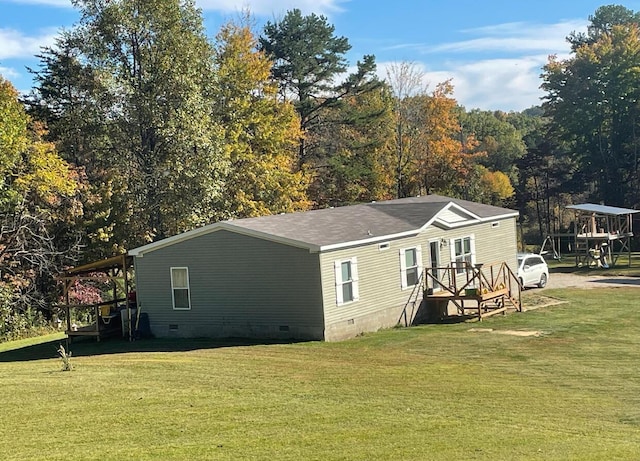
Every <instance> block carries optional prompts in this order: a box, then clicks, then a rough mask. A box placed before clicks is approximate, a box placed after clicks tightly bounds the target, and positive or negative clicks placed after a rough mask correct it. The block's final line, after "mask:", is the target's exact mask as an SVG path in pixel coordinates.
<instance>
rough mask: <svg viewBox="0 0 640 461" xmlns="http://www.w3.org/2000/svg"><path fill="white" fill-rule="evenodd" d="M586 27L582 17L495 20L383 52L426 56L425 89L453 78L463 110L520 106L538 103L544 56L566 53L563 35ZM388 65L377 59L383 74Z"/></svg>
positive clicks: (562, 56)
mask: <svg viewBox="0 0 640 461" xmlns="http://www.w3.org/2000/svg"><path fill="white" fill-rule="evenodd" d="M586 26H587V23H586V22H585V21H562V22H558V23H556V24H526V23H506V24H498V25H494V26H488V27H480V28H475V29H468V30H464V31H462V33H463V34H465V35H469V36H472V38H470V39H469V40H461V41H456V42H449V43H442V44H424V43H410V44H402V45H397V46H395V47H393V48H387V51H388V50H403V49H405V50H413V51H417V52H419V53H421V54H422V55H423V57H424V56H428V58H425V59H424V61H423V62H422V63H416V65H419V66H420V67H419V68H420V69H421V70H422V71H423V73H424V81H425V82H426V83H429V88H430V89H431V90H432V89H433V88H435V85H436V84H437V83H439V82H442V81H445V80H447V79H452V83H453V85H454V88H455V93H454V97H455V98H456V99H457V100H458V103H459V104H461V105H463V106H465V107H466V108H467V109H475V108H480V109H483V110H504V111H512V110H513V111H520V110H524V109H526V108H528V107H531V106H533V105H538V104H540V103H541V100H540V98H541V97H542V96H544V92H543V91H542V90H541V89H540V85H541V83H542V80H541V79H540V74H541V73H542V67H543V66H544V65H545V64H546V63H547V60H548V56H549V55H551V54H556V55H558V57H559V58H565V57H567V56H568V55H569V51H570V46H569V44H568V43H567V41H566V37H567V35H569V34H570V33H571V32H572V31H577V32H584V31H586ZM484 52H487V54H486V55H484V54H482V53H484ZM453 56H455V57H456V59H451V58H452V57H453ZM488 56H491V57H490V58H489V57H488ZM388 64H389V63H379V64H378V67H379V75H380V76H381V77H384V75H385V67H386V65H388Z"/></svg>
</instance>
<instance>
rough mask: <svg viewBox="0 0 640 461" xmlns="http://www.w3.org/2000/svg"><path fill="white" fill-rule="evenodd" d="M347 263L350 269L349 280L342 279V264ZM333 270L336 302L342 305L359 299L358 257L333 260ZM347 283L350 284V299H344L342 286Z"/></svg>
mask: <svg viewBox="0 0 640 461" xmlns="http://www.w3.org/2000/svg"><path fill="white" fill-rule="evenodd" d="M343 263H349V264H350V269H351V280H342V264H343ZM333 264H334V271H335V278H336V304H337V305H338V306H342V305H344V304H349V303H353V302H356V301H358V300H359V299H360V290H359V287H358V281H359V278H358V258H356V257H353V258H348V259H339V260H336V261H334V263H333ZM347 283H350V284H351V297H352V299H347V300H345V299H344V294H343V290H342V286H343V285H346V284H347Z"/></svg>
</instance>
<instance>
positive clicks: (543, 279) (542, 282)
mask: <svg viewBox="0 0 640 461" xmlns="http://www.w3.org/2000/svg"><path fill="white" fill-rule="evenodd" d="M546 286H547V274H542V275H541V276H540V281H539V282H538V287H540V288H544V287H546Z"/></svg>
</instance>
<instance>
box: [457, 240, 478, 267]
mask: <svg viewBox="0 0 640 461" xmlns="http://www.w3.org/2000/svg"><path fill="white" fill-rule="evenodd" d="M475 256H476V249H475V239H474V237H473V236H470V237H463V238H459V239H455V240H453V242H452V245H451V261H452V262H455V264H456V274H464V272H465V269H466V264H465V262H466V263H469V264H475V259H476V258H475Z"/></svg>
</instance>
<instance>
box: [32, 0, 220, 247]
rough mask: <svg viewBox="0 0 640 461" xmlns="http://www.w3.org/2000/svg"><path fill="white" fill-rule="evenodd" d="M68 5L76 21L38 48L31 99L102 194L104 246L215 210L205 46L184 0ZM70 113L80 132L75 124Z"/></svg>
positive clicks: (200, 220) (196, 16)
mask: <svg viewBox="0 0 640 461" xmlns="http://www.w3.org/2000/svg"><path fill="white" fill-rule="evenodd" d="M74 4H75V5H76V6H77V7H78V8H79V9H80V13H81V19H80V22H79V24H77V25H76V26H75V27H74V28H73V29H72V30H71V31H69V32H67V33H65V34H62V35H61V36H60V37H59V42H58V46H57V47H56V48H55V49H54V50H48V51H47V52H45V54H44V56H45V59H43V60H42V70H41V71H40V72H39V73H38V87H37V88H36V92H35V94H34V97H33V98H32V99H33V104H32V105H33V106H35V107H37V108H40V109H42V108H44V109H45V110H46V111H47V112H48V116H47V121H48V123H49V124H50V125H51V127H52V132H54V133H55V134H56V135H57V136H60V138H59V139H57V141H59V142H60V146H61V153H62V154H63V155H64V156H65V158H68V159H70V160H76V159H77V160H78V162H79V163H80V164H81V165H83V166H85V167H86V169H87V172H88V174H90V175H91V176H90V179H91V181H92V183H93V184H99V185H100V186H99V187H100V188H101V189H102V190H106V191H108V193H107V194H104V195H103V198H105V199H106V200H108V203H107V204H106V205H105V207H104V214H103V215H102V216H101V217H100V218H99V220H100V221H102V223H101V225H100V228H101V229H103V230H104V232H106V235H104V238H105V239H106V240H107V242H105V244H106V245H105V246H106V248H105V250H104V252H105V253H110V252H111V251H112V248H113V247H115V246H118V247H120V248H121V247H125V248H126V247H131V246H135V245H139V244H143V243H146V242H149V241H151V240H157V239H161V238H163V237H166V236H169V235H173V234H176V233H178V232H180V231H183V230H186V229H189V228H192V227H194V226H197V225H201V224H205V223H208V222H210V221H211V220H214V219H216V218H217V217H219V216H222V215H223V213H221V211H220V210H219V209H217V208H216V204H217V203H219V202H220V196H221V194H222V192H223V185H222V180H221V178H222V177H223V176H224V174H225V172H226V167H227V161H226V159H224V157H223V156H222V150H221V147H220V146H219V142H218V139H219V138H220V137H221V136H220V132H221V130H220V127H218V126H216V124H215V123H214V122H213V120H212V118H211V107H212V104H213V101H212V96H211V95H212V82H213V77H214V72H213V59H212V56H213V50H212V47H211V45H210V44H209V42H208V40H207V37H206V36H205V34H204V27H203V24H202V17H201V15H200V12H199V10H197V9H196V8H195V6H194V3H193V1H190V0H187V1H180V0H148V1H145V2H139V1H135V0H114V1H109V2H106V1H103V0H78V1H76V2H75V3H74ZM58 83H62V84H58ZM78 115H82V116H84V117H86V120H84V121H81V122H79V123H80V124H81V126H82V127H83V128H84V127H87V128H88V130H86V131H85V130H84V129H83V130H82V131H80V132H79V131H78V130H74V129H73V126H72V122H73V120H74V119H75V117H76V116H78Z"/></svg>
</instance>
